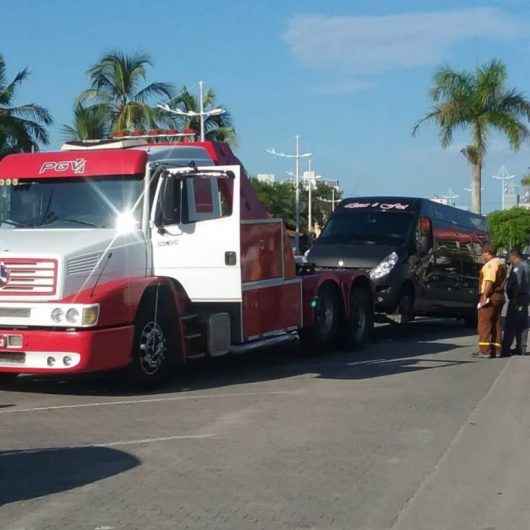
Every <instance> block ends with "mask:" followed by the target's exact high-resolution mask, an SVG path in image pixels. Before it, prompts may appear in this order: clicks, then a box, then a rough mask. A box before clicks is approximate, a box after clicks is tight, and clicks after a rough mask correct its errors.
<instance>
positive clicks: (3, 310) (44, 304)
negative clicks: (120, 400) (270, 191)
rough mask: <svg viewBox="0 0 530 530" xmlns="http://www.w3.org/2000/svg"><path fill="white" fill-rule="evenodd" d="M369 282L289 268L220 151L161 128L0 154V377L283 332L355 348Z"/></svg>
mask: <svg viewBox="0 0 530 530" xmlns="http://www.w3.org/2000/svg"><path fill="white" fill-rule="evenodd" d="M372 325H373V318H372V291H371V284H370V281H369V279H368V277H367V276H366V275H364V274H362V273H357V272H352V271H340V270H329V271H319V272H311V271H299V272H297V270H296V266H295V262H294V258H293V253H292V250H291V248H290V245H289V243H288V240H287V236H286V233H285V228H284V224H283V222H282V220H281V219H273V218H271V216H270V215H269V214H268V213H267V211H266V210H265V208H264V207H263V205H262V204H261V203H260V202H259V201H258V199H257V197H256V194H255V193H254V190H253V188H252V186H251V185H250V182H249V180H248V177H247V175H246V173H245V170H244V168H243V167H242V165H241V163H240V162H239V160H238V159H237V158H236V157H235V156H234V155H233V153H232V151H231V150H230V148H229V147H228V146H227V145H226V144H221V143H215V142H209V141H206V142H195V141H192V140H190V139H189V138H188V137H186V136H185V135H181V134H177V133H174V132H157V133H155V134H150V135H144V136H134V137H121V138H113V139H109V140H104V141H89V142H83V143H68V144H65V145H64V146H63V147H62V149H61V151H58V152H42V153H31V154H17V155H11V156H7V157H5V158H4V159H3V160H1V161H0V379H4V380H5V379H9V378H10V377H13V376H16V375H17V374H22V373H34V374H73V373H84V372H95V371H106V370H113V369H117V368H128V372H129V374H130V376H131V377H132V379H134V380H136V381H139V382H142V383H149V382H158V381H159V380H160V379H162V378H164V377H165V376H166V375H167V374H168V373H169V372H170V370H171V368H172V367H173V366H175V365H178V364H180V363H185V362H187V361H189V360H191V359H196V358H199V357H207V356H211V357H217V356H220V355H225V354H228V353H230V352H237V353H243V352H246V351H250V350H254V349H256V348H258V347H263V346H269V345H273V344H276V343H280V342H284V341H289V340H294V339H297V338H298V337H299V336H302V337H303V338H307V339H308V344H309V345H310V346H312V347H314V346H324V345H325V344H328V343H332V342H334V341H336V340H337V339H338V337H339V336H341V337H342V338H345V339H346V340H347V339H349V340H350V342H351V343H352V344H353V345H359V344H361V343H363V342H364V341H365V340H366V339H367V337H368V335H369V334H370V332H371V328H372Z"/></svg>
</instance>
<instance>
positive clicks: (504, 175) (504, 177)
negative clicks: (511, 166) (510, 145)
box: [492, 166, 515, 210]
mask: <svg viewBox="0 0 530 530" xmlns="http://www.w3.org/2000/svg"><path fill="white" fill-rule="evenodd" d="M492 178H494V179H495V180H500V181H501V185H502V195H501V210H504V207H505V203H506V181H508V180H511V179H514V178H515V175H510V172H509V171H508V170H507V169H506V166H502V167H501V168H500V169H499V174H498V175H492Z"/></svg>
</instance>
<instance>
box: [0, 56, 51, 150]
mask: <svg viewBox="0 0 530 530" xmlns="http://www.w3.org/2000/svg"><path fill="white" fill-rule="evenodd" d="M28 77H29V70H28V69H27V68H24V69H23V70H21V71H20V72H18V73H17V74H16V75H15V77H14V78H13V79H12V80H11V81H8V80H7V68H6V63H5V60H4V58H3V56H2V55H0V158H2V157H3V156H5V155H7V154H9V153H19V152H24V151H32V150H33V151H38V150H39V144H47V143H48V132H47V131H46V126H47V125H51V123H52V117H51V116H50V113H49V112H48V111H47V110H46V109H45V108H44V107H41V106H40V105H37V104H35V103H26V104H23V105H16V104H15V98H16V92H17V89H18V88H20V86H21V85H22V83H23V82H24V81H26V79H27V78H28Z"/></svg>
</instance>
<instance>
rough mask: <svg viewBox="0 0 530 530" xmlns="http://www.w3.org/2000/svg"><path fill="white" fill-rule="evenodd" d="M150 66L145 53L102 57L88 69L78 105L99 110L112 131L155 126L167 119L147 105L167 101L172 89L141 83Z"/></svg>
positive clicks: (113, 54)
mask: <svg viewBox="0 0 530 530" xmlns="http://www.w3.org/2000/svg"><path fill="white" fill-rule="evenodd" d="M151 64H152V63H151V58H150V57H149V55H147V54H132V55H126V54H125V53H123V52H120V51H113V52H111V53H107V54H105V55H104V56H103V57H101V59H100V60H99V61H98V62H97V63H96V64H95V65H94V66H92V67H91V68H89V70H88V72H87V73H88V75H89V77H90V81H91V86H90V88H89V89H88V90H85V91H84V92H83V93H82V94H81V96H80V103H90V104H91V105H97V106H99V107H100V108H101V109H103V110H104V112H105V113H106V117H107V122H108V127H109V129H110V130H111V131H113V132H117V131H127V130H133V129H149V128H155V127H158V126H159V125H160V123H161V122H164V121H167V118H166V116H165V115H164V114H162V113H161V111H160V110H159V109H157V108H156V107H155V106H153V105H151V102H152V101H153V99H154V98H156V97H159V98H160V97H162V98H171V97H172V96H173V95H174V93H175V90H174V87H173V85H171V84H170V83H160V82H156V83H150V84H147V85H146V84H145V81H146V78H147V67H148V66H151Z"/></svg>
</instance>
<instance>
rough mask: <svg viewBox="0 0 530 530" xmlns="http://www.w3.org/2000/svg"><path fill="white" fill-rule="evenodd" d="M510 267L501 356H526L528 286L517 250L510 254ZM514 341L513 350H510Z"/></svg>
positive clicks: (529, 296)
mask: <svg viewBox="0 0 530 530" xmlns="http://www.w3.org/2000/svg"><path fill="white" fill-rule="evenodd" d="M509 259H510V263H511V265H512V268H511V271H510V275H509V276H508V283H507V285H506V294H507V295H508V300H509V303H508V311H507V313H506V319H505V321H504V338H503V340H502V355H503V357H508V356H509V355H511V354H512V353H513V354H516V355H522V354H526V336H525V335H526V334H527V333H528V304H529V302H530V291H529V285H528V265H527V263H526V261H525V260H524V259H523V256H522V254H521V252H520V251H519V249H513V250H512V251H511V252H510V256H509ZM514 339H515V350H513V351H512V350H511V347H512V343H513V341H514Z"/></svg>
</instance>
